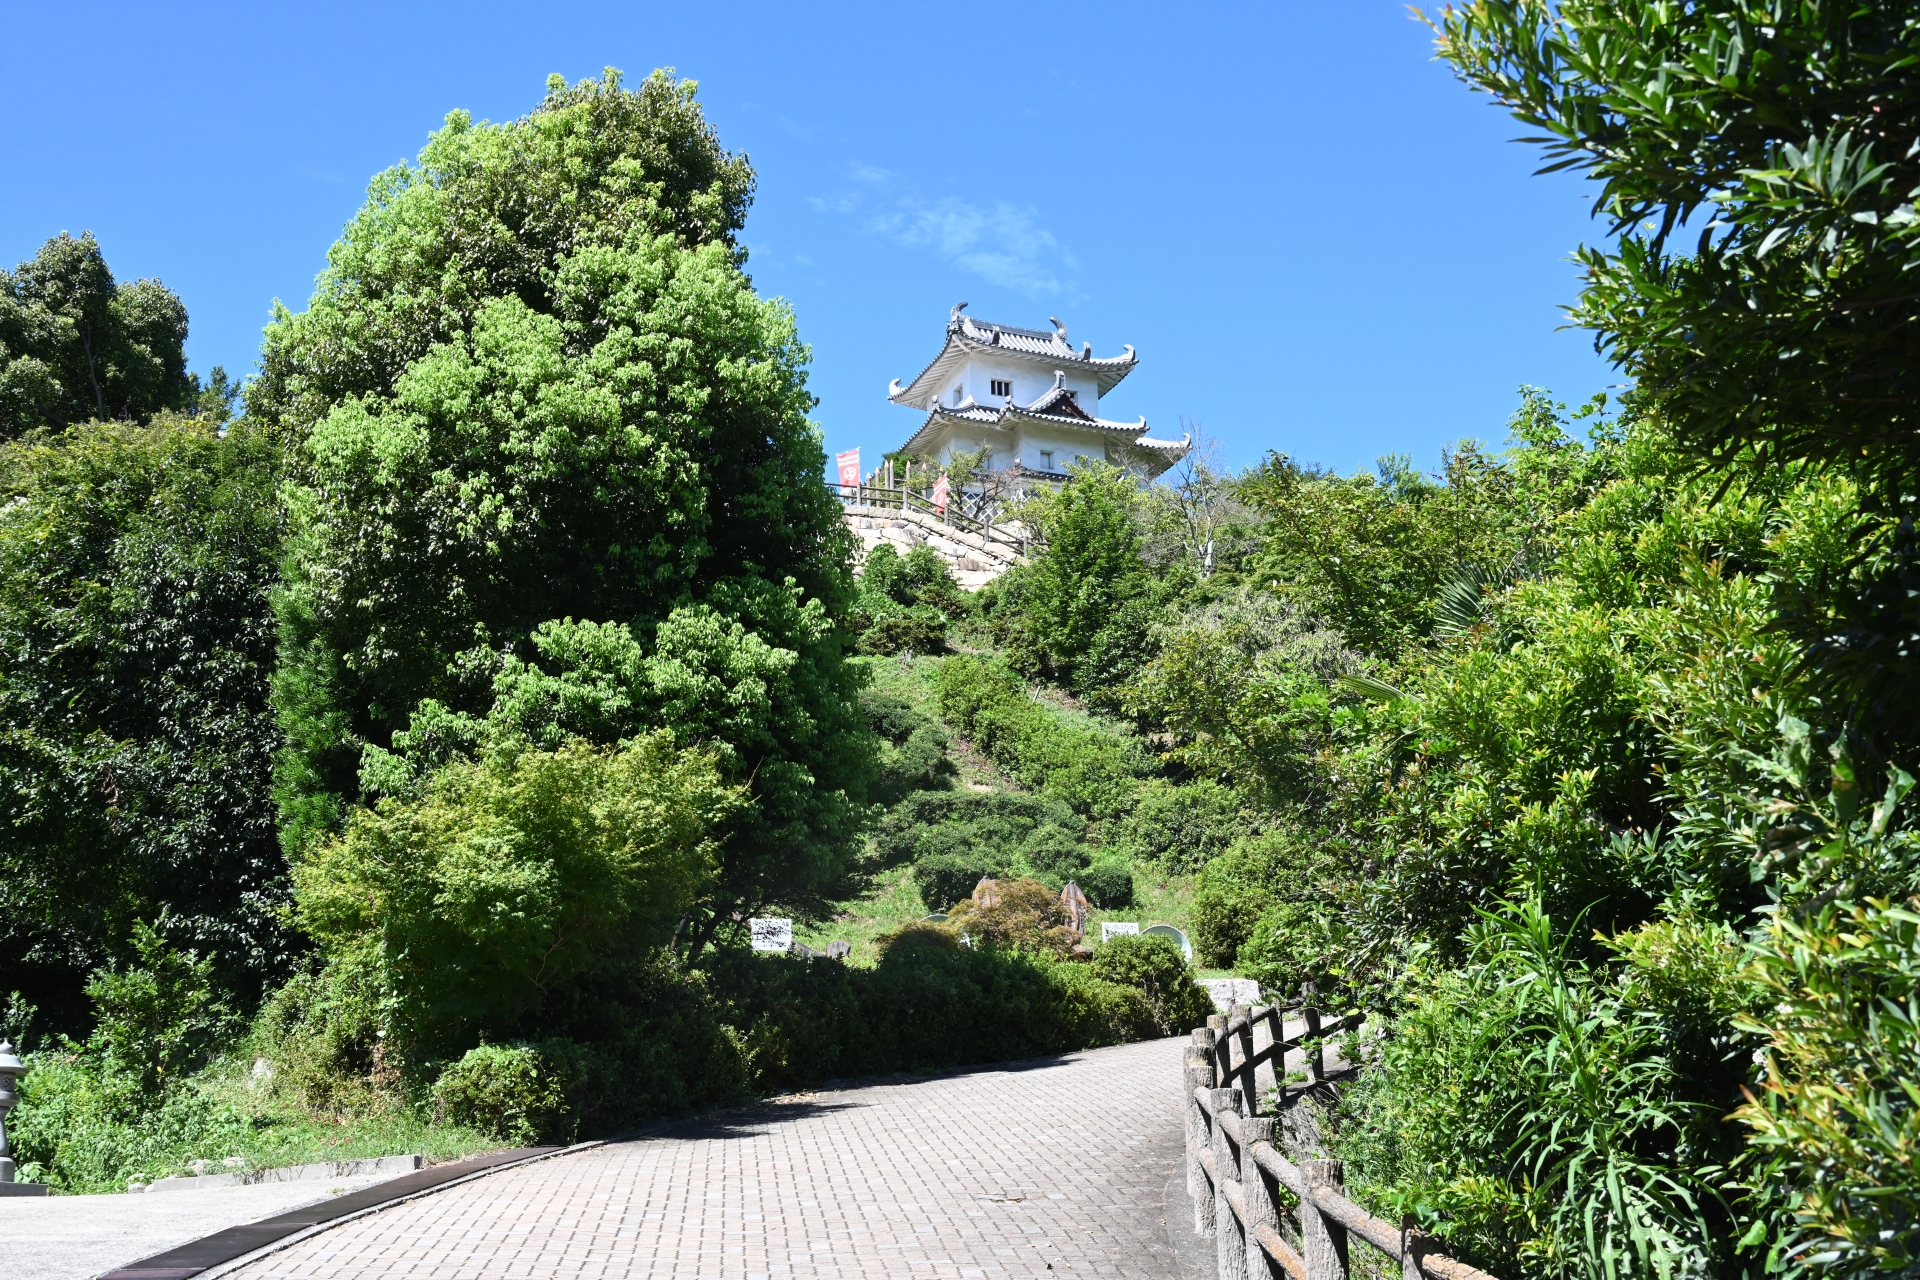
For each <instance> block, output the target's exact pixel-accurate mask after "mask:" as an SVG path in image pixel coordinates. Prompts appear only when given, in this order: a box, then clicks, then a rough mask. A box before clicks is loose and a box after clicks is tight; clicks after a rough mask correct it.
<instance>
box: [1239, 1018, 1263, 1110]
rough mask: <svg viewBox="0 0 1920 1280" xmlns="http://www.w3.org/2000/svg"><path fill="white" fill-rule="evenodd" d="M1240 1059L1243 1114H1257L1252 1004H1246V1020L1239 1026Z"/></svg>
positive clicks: (1257, 1090)
mask: <svg viewBox="0 0 1920 1280" xmlns="http://www.w3.org/2000/svg"><path fill="white" fill-rule="evenodd" d="M1240 1061H1241V1063H1242V1065H1244V1066H1245V1067H1246V1070H1245V1071H1243V1072H1241V1075H1240V1093H1241V1095H1242V1096H1243V1097H1244V1098H1245V1099H1246V1107H1245V1109H1244V1111H1243V1114H1245V1115H1250V1116H1251V1115H1257V1114H1258V1113H1259V1111H1260V1087H1259V1086H1258V1085H1257V1084H1255V1083H1254V1081H1253V1078H1254V1076H1255V1075H1257V1074H1258V1072H1256V1071H1255V1070H1254V1069H1253V1006H1251V1005H1248V1006H1247V1020H1246V1022H1245V1023H1243V1024H1242V1025H1241V1027H1240Z"/></svg>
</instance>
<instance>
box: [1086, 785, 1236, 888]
mask: <svg viewBox="0 0 1920 1280" xmlns="http://www.w3.org/2000/svg"><path fill="white" fill-rule="evenodd" d="M1257 821H1258V819H1257V818H1256V817H1255V816H1254V814H1253V813H1251V812H1250V811H1249V810H1248V809H1247V808H1245V807H1244V806H1243V802H1242V800H1241V797H1240V796H1239V794H1238V793H1237V792H1235V791H1233V790H1232V789H1231V788H1228V787H1223V786H1221V785H1220V784H1219V783H1217V782H1215V781H1213V780H1212V779H1210V778H1201V779H1198V780H1196V781H1194V782H1191V783H1188V784H1186V785H1185V786H1174V785H1172V784H1171V783H1166V782H1158V781H1156V782H1150V783H1148V784H1147V785H1146V786H1143V787H1141V788H1140V792H1139V797H1138V800H1137V801H1136V803H1135V804H1134V807H1133V812H1132V813H1130V814H1128V815H1127V818H1126V821H1125V822H1124V823H1122V824H1121V827H1120V830H1119V832H1118V834H1117V836H1116V839H1115V843H1117V844H1120V845H1122V846H1124V847H1125V848H1126V849H1127V851H1128V852H1129V853H1130V854H1132V856H1133V857H1135V858H1137V859H1139V860H1140V861H1142V862H1151V863H1153V864H1154V865H1155V866H1158V867H1159V868H1160V869H1161V870H1162V871H1163V872H1165V873H1167V874H1168V875H1179V874H1181V873H1183V872H1189V873H1190V872H1194V871H1198V870H1199V869H1200V868H1201V867H1204V866H1205V865H1207V863H1209V862H1211V861H1213V860H1214V859H1215V858H1217V857H1219V856H1220V855H1221V854H1222V853H1224V852H1226V849H1227V846H1228V845H1229V844H1231V843H1232V842H1233V841H1234V840H1235V839H1238V838H1239V837H1241V836H1244V835H1246V834H1248V832H1249V829H1250V828H1252V827H1253V826H1254V824H1255V823H1257Z"/></svg>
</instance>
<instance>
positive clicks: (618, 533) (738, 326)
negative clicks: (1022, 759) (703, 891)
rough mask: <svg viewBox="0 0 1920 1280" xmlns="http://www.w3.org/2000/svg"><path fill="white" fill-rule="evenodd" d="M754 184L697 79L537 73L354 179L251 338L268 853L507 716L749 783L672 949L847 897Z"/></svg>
mask: <svg viewBox="0 0 1920 1280" xmlns="http://www.w3.org/2000/svg"><path fill="white" fill-rule="evenodd" d="M752 188H753V175H752V170H751V169H750V168H749V167H748V165H747V162H746V160H745V158H744V157H741V156H737V155H732V154H730V153H728V152H727V151H725V150H724V149H723V148H722V147H721V145H720V142H719V140H718V138H717V137H716V136H715V134H714V132H713V130H712V128H711V127H710V126H709V125H708V124H707V123H706V121H705V119H704V117H703V116H702V114H701V112H700V109H699V107H698V105H697V103H696V102H695V100H694V86H693V85H692V83H691V82H686V81H682V82H678V83H676V82H675V81H674V80H672V79H671V77H670V76H668V75H667V74H666V73H663V72H656V73H655V74H654V75H652V76H651V77H649V78H648V79H647V80H646V81H644V82H643V83H642V84H641V85H640V86H639V88H638V89H637V90H628V89H626V88H625V87H623V86H622V84H621V82H620V78H619V76H618V75H617V74H616V73H613V72H611V71H610V72H609V73H608V74H607V76H606V78H605V79H604V80H600V81H584V82H582V83H580V84H578V85H574V86H571V87H570V86H568V85H567V84H566V83H565V82H564V81H562V80H560V79H559V78H558V77H555V78H554V79H552V80H550V81H549V85H548V94H547V97H546V100H545V101H544V102H542V103H541V104H540V106H539V107H538V108H537V109H536V110H535V111H533V112H532V113H531V114H529V115H527V116H526V117H524V118H522V119H519V120H516V121H513V122H510V123H507V124H503V125H492V124H485V123H482V124H475V123H473V122H472V121H471V120H470V119H469V118H468V117H467V116H466V115H465V114H464V113H459V112H456V113H454V114H453V115H450V116H449V117H448V119H447V123H446V127H445V128H443V129H441V130H440V131H438V132H436V133H435V134H434V135H433V136H432V138H431V139H430V141H429V142H428V144H427V146H426V148H425V150H423V151H422V152H421V154H420V157H419V161H418V163H417V164H411V165H409V164H402V165H399V166H397V167H395V168H393V169H391V170H388V171H387V172H385V173H383V174H381V175H380V176H379V177H378V178H376V179H375V180H374V182H373V184H372V187H371V189H370V191H369V195H368V200H367V204H366V206H365V207H364V208H363V209H362V210H361V211H360V213H359V214H358V215H357V216H356V217H355V218H354V220H353V222H352V223H351V224H349V226H348V227H347V230H346V232H345V234H344V235H343V236H342V237H341V239H340V241H339V243H338V244H336V245H335V246H334V248H333V250H332V252H331V254H330V255H329V260H328V267H327V270H326V272H325V273H324V274H323V275H322V276H321V279H320V282H319V287H318V289H317V290H316V292H315V293H314V296H313V299H312V302H311V305H310V306H309V308H308V310H307V311H306V312H304V313H302V314H300V315H291V314H284V313H283V314H281V315H280V316H279V317H278V318H277V319H276V320H275V321H274V323H273V325H272V326H271V327H270V329H269V331H268V335H267V343H266V350H265V355H264V358H263V362H262V372H261V375H260V378H259V379H258V381H257V382H256V383H254V384H252V386H251V389H250V391H249V394H248V406H249V410H250V412H251V413H252V414H255V415H258V416H261V417H265V418H268V419H270V420H272V421H274V422H277V423H279V424H281V425H282V426H283V427H284V428H286V429H287V430H289V431H290V432H292V433H293V434H294V435H295V436H296V438H297V439H299V440H300V441H301V444H302V448H301V460H300V464H299V475H298V478H297V483H296V484H295V485H293V486H292V488H291V490H290V492H291V493H292V495H293V517H294V521H295V526H296V527H295V533H294V539H293V543H292V550H291V552H290V554H289V557H288V559H287V562H286V575H287V585H286V588H285V591H284V593H283V596H282V601H281V619H282V637H283V658H282V666H281V672H280V676H279V682H278V686H277V687H278V692H277V698H278V705H279V708H280V712H281V716H282V722H283V724H284V726H285V729H286V732H287V736H288V747H287V750H286V753H285V756H284V758H283V761H282V769H281V774H280V779H281V781H280V788H281V799H282V804H283V806H284V811H285V814H286V825H285V830H286V840H287V847H288V849H289V852H290V853H291V854H292V855H293V856H295V857H296V858H298V857H300V856H302V854H303V852H304V851H305V850H306V849H307V848H308V847H309V845H310V843H311V841H312V839H313V838H314V837H315V836H316V835H317V834H319V833H321V832H324V831H327V830H330V829H333V828H335V827H336V826H337V825H338V824H339V823H340V822H341V820H342V818H343V817H344V815H345V814H346V812H347V811H348V810H350V809H351V808H352V807H354V806H356V805H359V804H361V803H363V802H364V801H365V800H366V799H367V798H369V797H370V796H371V795H372V794H373V792H374V791H375V790H377V789H378V782H379V779H381V778H391V777H392V776H393V770H392V768H391V767H389V766H390V765H391V760H390V759H389V758H388V756H387V755H384V754H382V753H389V752H391V753H397V755H398V756H399V758H401V759H402V760H403V761H406V762H408V767H416V766H424V765H428V764H431V763H433V761H432V760H429V759H427V758H426V757H428V756H433V755H434V753H435V752H438V751H440V750H441V748H440V747H438V746H433V745H431V744H433V743H438V742H441V741H442V740H445V741H453V742H456V743H464V744H468V746H470V745H471V743H472V742H473V741H476V740H477V738H476V736H475V735H476V734H477V733H478V729H477V726H478V724H479V722H480V721H483V720H485V719H487V718H488V717H493V718H494V719H495V720H496V721H497V720H499V719H501V718H502V717H504V718H505V719H508V720H510V721H512V723H513V724H514V726H515V728H516V730H517V731H519V732H522V733H527V734H531V735H533V736H535V737H551V736H553V735H554V734H559V735H560V736H563V737H564V736H566V735H567V734H579V735H581V736H586V737H588V738H590V739H592V740H594V741H597V742H602V743H611V742H614V741H618V740H621V739H624V738H628V737H631V736H634V735H637V734H640V733H643V732H646V731H649V730H651V729H654V728H658V727H666V728H670V729H672V730H674V732H675V733H676V734H677V735H678V736H679V737H680V739H681V741H682V744H683V745H693V744H695V743H700V744H703V745H708V746H711V747H713V748H714V749H715V750H717V751H718V752H719V754H720V757H721V758H722V760H723V769H724V771H725V772H726V774H727V776H728V777H729V779H731V780H734V781H739V782H748V783H750V786H751V791H752V798H753V801H754V803H753V804H752V805H751V806H750V807H749V808H748V809H747V810H746V811H744V813H743V816H741V817H740V818H739V819H738V820H737V821H736V822H735V823H734V824H733V825H732V828H731V830H730V834H729V835H728V836H727V839H726V841H725V844H724V846H723V848H722V852H721V869H720V874H719V876H718V878H717V880H716V882H715V883H716V888H715V889H714V891H713V893H712V894H711V895H710V896H709V898H708V899H707V900H706V901H705V903H704V904H703V906H702V908H701V909H700V910H698V911H696V913H695V914H696V917H697V918H696V919H695V920H694V921H692V922H691V930H692V936H693V937H695V938H696V939H699V938H703V937H706V936H710V935H711V933H712V931H713V930H714V929H715V928H716V927H717V926H719V925H721V924H723V923H725V922H727V921H729V920H733V919H737V918H738V916H739V915H740V913H741V912H743V911H746V910H753V909H757V908H759V907H761V906H763V905H767V904H772V903H780V904H785V905H788V906H792V907H798V908H803V909H804V908H805V907H807V906H809V905H813V904H818V903H820V902H823V901H824V900H825V899H824V897H823V895H826V894H829V893H832V892H838V891H840V890H842V889H844V887H845V881H846V877H847V875H848V873H849V872H850V869H851V867H852V865H853V855H854V849H855V841H856V837H857V834H858V830H859V826H860V820H861V817H862V815H863V813H864V808H863V804H862V798H863V788H864V785H865V780H866V777H867V774H868V773H869V772H870V768H871V749H870V744H869V736H868V735H867V733H866V731H865V727H864V724H863V722H862V719H861V717H860V714H859V710H858V706H857V698H856V692H857V683H858V681H857V676H856V674H855V672H854V671H853V669H852V668H850V667H848V666H847V665H845V664H844V662H843V660H842V655H843V651H844V647H845V628H844V625H843V619H844V617H845V615H846V611H847V609H848V606H849V603H850V601H851V599H852V584H851V578H850V574H849V570H848V561H849V551H850V538H849V536H848V535H847V534H846V533H845V531H844V530H843V528H842V525H841V523H840V520H839V515H838V510H837V508H836V506H835V504H834V503H833V501H832V500H831V498H830V497H829V496H828V494H827V491H826V489H825V487H824V486H823V485H822V484H821V483H820V474H821V468H822V465H823V461H824V455H823V452H822V447H821V441H820V434H819V431H818V429H817V428H816V427H815V426H814V425H813V424H812V423H810V422H809V421H808V419H807V416H806V415H807V413H808V412H809V411H810V410H811V408H812V406H813V399H812V397H811V395H810V394H809V393H808V391H807V389H806V380H805V366H806V361H807V358H808V352H807V349H806V348H805V347H804V346H803V345H802V344H801V343H800V341H799V339H798V338H797V336H796V335H795V332H794V323H793V317H792V314H791V312H790V311H789V309H788V308H787V307H786V306H785V305H784V304H783V303H780V302H778V301H768V300H763V299H761V298H759V297H757V296H756V295H755V293H754V291H753V288H752V285H751V283H750V281H749V280H748V279H747V277H746V276H745V274H744V273H743V272H742V270H741V268H742V264H743V261H744V257H745V254H744V251H743V250H742V249H741V248H740V247H739V246H738V244H737V242H736V240H735V235H736V233H737V232H738V230H739V229H740V226H741V223H742V219H743V218H744V216H745V212H746V208H747V203H748V200H749V198H750V195H751V192H752ZM530 689H531V690H534V691H535V693H533V694H530V693H529V690H530ZM536 695H537V696H536ZM548 695H551V696H548ZM496 704H498V705H496ZM416 722H417V723H416ZM442 725H451V726H453V729H452V730H450V731H449V734H439V733H437V731H436V729H435V727H434V726H442ZM396 733H402V734H404V735H406V736H405V737H404V738H402V739H400V740H396V739H395V734H396ZM463 749H464V748H463ZM409 752H411V753H412V754H411V756H409V755H408V753H409ZM422 753H425V754H424V755H423V754H422ZM363 764H364V765H366V766H368V770H369V772H368V773H367V775H366V777H365V779H364V780H363V775H362V766H363Z"/></svg>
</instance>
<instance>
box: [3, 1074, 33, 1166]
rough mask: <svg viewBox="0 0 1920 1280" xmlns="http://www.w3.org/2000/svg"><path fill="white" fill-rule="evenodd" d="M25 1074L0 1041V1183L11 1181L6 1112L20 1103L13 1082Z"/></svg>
mask: <svg viewBox="0 0 1920 1280" xmlns="http://www.w3.org/2000/svg"><path fill="white" fill-rule="evenodd" d="M26 1073H27V1064H26V1063H24V1062H22V1061H20V1058H19V1056H18V1055H17V1054H15V1053H14V1051H13V1046H12V1045H11V1044H8V1043H7V1042H6V1041H5V1040H0V1182H12V1181H13V1157H12V1155H11V1152H10V1148H9V1147H8V1146H7V1112H9V1111H11V1110H13V1108H14V1106H15V1104H17V1103H18V1102H19V1101H20V1090H19V1088H18V1087H17V1085H16V1084H15V1082H16V1081H17V1080H18V1079H19V1078H20V1077H21V1076H23V1075H25V1074H26Z"/></svg>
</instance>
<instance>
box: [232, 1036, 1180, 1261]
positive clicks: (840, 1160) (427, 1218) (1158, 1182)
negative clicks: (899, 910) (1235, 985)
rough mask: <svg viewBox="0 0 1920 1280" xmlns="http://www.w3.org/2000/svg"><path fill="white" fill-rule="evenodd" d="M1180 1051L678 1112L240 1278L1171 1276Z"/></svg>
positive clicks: (1077, 1059)
mask: <svg viewBox="0 0 1920 1280" xmlns="http://www.w3.org/2000/svg"><path fill="white" fill-rule="evenodd" d="M1184 1043H1185V1041H1184V1039H1171V1040H1159V1041H1151V1042H1148V1043H1145V1044H1132V1045H1121V1046H1118V1047H1115V1048H1111V1049H1095V1050H1092V1051H1090V1052H1087V1053H1079V1054H1070V1055H1066V1056H1063V1057H1060V1058H1050V1059H1043V1060H1041V1061H1038V1062H1032V1063H1024V1064H1019V1065H1015V1066H1011V1067H997V1068H984V1069H979V1070H975V1071H972V1072H969V1073H966V1074H962V1075H955V1076H948V1077H943V1078H940V1079H936V1080H927V1081H920V1082H916V1083H910V1084H885V1085H875V1086H871V1087H868V1088H862V1089H849V1090H845V1091H842V1092H835V1093H821V1094H813V1095H808V1096H806V1097H803V1098H796V1099H791V1100H787V1101H784V1102H780V1103H773V1104H769V1105H767V1106H765V1107H763V1108H760V1109H757V1110H755V1111H752V1112H746V1113H738V1114H735V1115H732V1116H728V1117H725V1118H724V1119H722V1120H720V1121H715V1122H705V1123H689V1124H687V1125H683V1126H679V1127H677V1128H674V1129H670V1130H667V1131H664V1132H661V1133H658V1134H655V1135H652V1136H649V1137H647V1138H644V1139H639V1140H636V1141H632V1142H622V1143H615V1144H612V1145H609V1146H604V1147H598V1148H594V1149H591V1150H587V1151H581V1152H576V1153H574V1154H571V1155H567V1156H561V1157H558V1158H555V1159H552V1160H545V1161H541V1162H539V1163H536V1164H531V1165H527V1166H524V1167H521V1168H518V1169H511V1170H508V1171H506V1172H503V1173H498V1174H494V1175H491V1176H489V1177H485V1178H481V1179H478V1180H476V1181H473V1182H470V1183H466V1184H464V1185H461V1186H457V1187H454V1188H451V1189H449V1190H447V1191H442V1192H436V1193H434V1194H433V1195H429V1196H425V1197H423V1198H421V1199H419V1200H415V1201H412V1202H410V1203H407V1204H402V1205H396V1206H395V1207H393V1208H391V1209H385V1210H382V1211H380V1212H378V1213H375V1214H371V1215H369V1216H368V1217H365V1218H360V1219H356V1220H354V1221H351V1222H347V1223H345V1224H343V1225H341V1226H339V1227H336V1228H333V1229H332V1230H329V1231H325V1232H322V1233H320V1234H318V1235H315V1236H312V1237H309V1238H307V1239H305V1240H302V1241H300V1242H299V1243H297V1244H295V1245H293V1246H291V1247H289V1248H287V1249H285V1250H282V1251H281V1252H279V1253H276V1254H272V1255H269V1256H267V1257H264V1258H262V1259H260V1260H259V1261H257V1262H254V1263H252V1264H250V1265H248V1266H246V1267H244V1268H241V1269H240V1270H238V1271H237V1272H234V1273H232V1274H233V1275H234V1276H235V1277H236V1280H266V1278H267V1277H300V1278H301V1280H307V1278H309V1277H314V1278H321V1277H325V1278H333V1277H342V1278H344V1277H354V1278H355V1280H358V1278H360V1277H368V1278H370V1280H371V1278H377V1277H385V1276H407V1277H414V1278H419V1280H428V1278H434V1280H438V1278H441V1277H444V1278H446V1280H456V1278H465V1277H473V1278H475V1280H481V1278H484V1280H506V1278H509V1277H511V1278H514V1280H518V1278H519V1277H539V1278H541V1280H545V1278H546V1277H559V1276H592V1277H622V1276H633V1277H639V1276H647V1277H662V1278H664V1277H669V1276H676V1277H677V1276H686V1277H702V1278H705V1277H727V1278H739V1280H771V1277H794V1278H796V1280H798V1278H800V1277H816V1276H817V1277H829V1276H830V1277H843V1276H845V1277H853V1276H860V1277H868V1276H871V1277H883V1276H884V1277H903V1276H924V1277H949V1276H960V1277H964V1276H978V1277H983V1278H984V1277H994V1278H995V1280H1004V1278H1007V1277H1066V1276H1116V1277H1141V1278H1143V1280H1145V1278H1148V1277H1151V1278H1152V1280H1171V1278H1172V1277H1175V1276H1177V1275H1178V1274H1179V1272H1178V1262H1177V1260H1176V1256H1175V1253H1174V1249H1173V1244H1174V1243H1175V1237H1173V1236H1171V1235H1170V1234H1169V1225H1168V1220H1169V1219H1171V1220H1172V1227H1173V1229H1175V1230H1184V1228H1183V1227H1182V1226H1181V1217H1182V1214H1184V1213H1188V1212H1189V1211H1188V1210H1187V1209H1186V1203H1185V1196H1184V1194H1181V1191H1180V1189H1181V1186H1182V1180H1181V1179H1180V1178H1179V1177H1177V1176H1176V1174H1178V1173H1179V1159H1180V1157H1181V1154H1182V1151H1183V1144H1184V1140H1185V1139H1184V1130H1183V1127H1182V1118H1181V1115H1180V1112H1179V1110H1178V1096H1179V1080H1180V1062H1181V1050H1182V1046H1183V1044H1184ZM1170 1190H1171V1191H1172V1192H1173V1193H1174V1194H1175V1195H1177V1197H1178V1201H1177V1203H1175V1204H1173V1205H1172V1206H1171V1208H1172V1209H1173V1212H1168V1207H1167V1206H1166V1205H1165V1204H1164V1197H1166V1196H1167V1195H1168V1193H1169V1191H1170Z"/></svg>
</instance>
